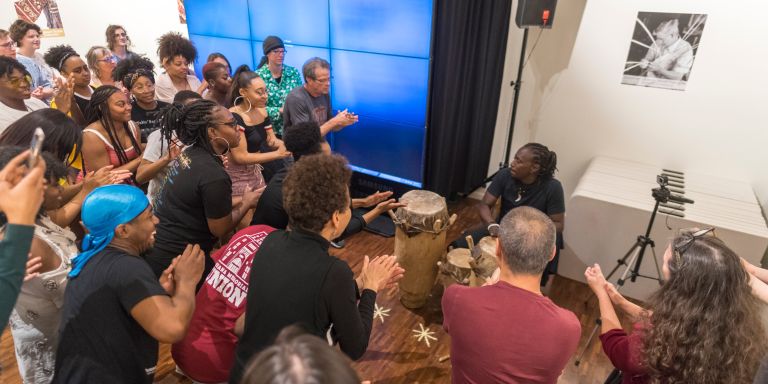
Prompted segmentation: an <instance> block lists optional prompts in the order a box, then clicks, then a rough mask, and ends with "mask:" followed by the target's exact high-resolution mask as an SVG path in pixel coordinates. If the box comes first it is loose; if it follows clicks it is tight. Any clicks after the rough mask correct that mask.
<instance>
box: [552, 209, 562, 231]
mask: <svg viewBox="0 0 768 384" xmlns="http://www.w3.org/2000/svg"><path fill="white" fill-rule="evenodd" d="M549 218H550V219H551V220H552V222H553V223H554V224H555V229H557V231H558V232H560V233H562V232H563V228H565V213H558V214H556V215H549Z"/></svg>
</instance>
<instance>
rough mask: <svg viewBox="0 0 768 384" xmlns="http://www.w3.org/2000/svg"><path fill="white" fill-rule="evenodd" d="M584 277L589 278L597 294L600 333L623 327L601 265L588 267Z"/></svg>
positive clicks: (590, 285)
mask: <svg viewBox="0 0 768 384" xmlns="http://www.w3.org/2000/svg"><path fill="white" fill-rule="evenodd" d="M584 277H586V278H587V285H589V288H591V289H592V292H594V293H595V296H597V300H598V304H599V306H600V320H601V322H600V333H606V332H608V331H610V330H612V329H622V328H621V322H620V321H619V316H618V315H616V310H615V309H614V308H613V303H612V302H611V298H610V296H608V292H607V291H606V289H605V285H606V281H605V277H603V272H602V271H601V270H600V266H599V265H597V264H595V265H594V266H592V267H587V270H586V271H585V272H584Z"/></svg>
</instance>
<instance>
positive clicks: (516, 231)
mask: <svg viewBox="0 0 768 384" xmlns="http://www.w3.org/2000/svg"><path fill="white" fill-rule="evenodd" d="M555 233H556V230H555V225H554V224H553V223H552V220H551V219H550V218H549V217H548V216H547V215H545V214H544V213H542V212H541V211H539V210H537V209H535V208H531V207H518V208H515V209H513V210H511V211H509V213H507V214H506V215H505V216H504V218H503V219H502V220H501V223H500V229H499V237H498V239H497V247H496V257H497V263H498V265H499V268H500V271H499V273H498V281H490V282H488V283H487V284H486V285H485V286H483V287H477V288H474V287H465V286H461V285H458V284H455V285H452V286H450V287H448V288H447V289H446V290H445V294H444V295H443V302H442V306H443V316H444V320H443V327H444V328H445V330H446V332H448V334H450V335H451V363H452V369H453V375H452V377H453V383H556V382H557V379H558V377H559V376H560V374H561V373H562V371H563V368H565V365H566V363H567V362H568V360H569V359H570V357H571V356H572V355H573V353H574V352H575V351H576V347H577V346H578V342H579V337H580V336H581V325H580V323H579V320H578V319H577V318H576V315H574V314H573V313H572V312H570V311H568V310H565V309H563V308H560V307H558V306H557V305H555V304H554V303H553V302H552V301H551V300H549V299H548V298H546V297H544V296H543V295H542V294H541V289H540V285H539V282H540V280H541V275H542V273H543V272H544V268H545V267H546V266H547V263H548V262H549V261H550V260H552V258H553V257H554V256H555V251H556V249H555Z"/></svg>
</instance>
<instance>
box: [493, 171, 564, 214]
mask: <svg viewBox="0 0 768 384" xmlns="http://www.w3.org/2000/svg"><path fill="white" fill-rule="evenodd" d="M487 192H488V193H489V194H491V195H493V196H496V197H501V212H500V214H499V217H498V218H497V219H496V221H499V222H500V221H501V219H502V218H503V217H504V215H506V214H507V212H509V211H510V210H512V209H514V208H517V207H533V208H536V209H538V210H539V211H542V212H544V213H545V214H546V215H547V216H551V215H556V214H559V213H564V212H565V197H564V196H563V186H562V185H561V184H560V182H559V181H557V180H556V179H542V178H539V179H538V180H536V182H534V183H533V184H531V185H525V184H523V183H522V182H520V181H519V180H517V179H515V178H514V177H512V173H510V171H509V168H504V169H500V170H499V172H498V173H496V176H495V177H494V178H493V181H492V182H491V185H490V186H489V187H488V190H487Z"/></svg>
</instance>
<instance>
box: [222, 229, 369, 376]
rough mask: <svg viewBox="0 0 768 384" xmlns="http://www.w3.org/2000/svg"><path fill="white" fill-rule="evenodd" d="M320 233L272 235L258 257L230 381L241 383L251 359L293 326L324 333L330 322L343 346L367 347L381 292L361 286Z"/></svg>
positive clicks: (353, 352)
mask: <svg viewBox="0 0 768 384" xmlns="http://www.w3.org/2000/svg"><path fill="white" fill-rule="evenodd" d="M328 246H329V243H328V241H327V240H325V239H324V238H322V237H321V236H320V235H318V234H315V233H310V232H305V231H300V230H293V231H282V230H277V231H274V232H272V233H270V234H269V235H268V236H267V238H266V239H264V242H263V243H262V245H261V248H259V251H258V252H257V253H256V256H254V258H253V264H252V266H251V276H250V277H249V283H248V287H249V288H248V297H247V298H246V313H245V332H244V333H243V336H242V337H241V338H240V340H239V342H238V345H237V349H236V351H235V364H234V367H233V368H232V372H231V376H230V379H229V380H230V383H239V382H240V381H239V380H240V376H241V374H242V370H243V368H244V367H245V365H246V363H247V362H248V361H249V360H250V358H251V357H252V356H253V355H254V354H256V353H258V352H259V351H260V350H262V349H263V348H265V347H267V346H269V345H270V344H271V343H272V342H274V339H275V337H276V336H277V335H278V333H279V332H280V330H282V329H283V328H284V327H286V326H288V325H291V324H299V325H301V326H303V327H304V328H305V329H306V330H307V332H309V333H311V334H314V335H316V336H318V337H324V336H325V333H326V332H327V331H328V328H329V327H330V325H331V323H333V329H334V335H335V336H336V337H337V339H338V341H339V346H340V347H341V350H342V351H343V352H344V353H346V354H347V355H349V356H350V357H351V358H353V359H358V358H360V356H362V355H363V353H365V350H366V348H367V347H368V339H369V338H370V335H371V326H372V323H373V306H374V303H375V302H376V293H375V292H373V291H371V290H363V292H362V294H361V295H360V297H359V303H358V301H357V300H358V297H357V286H356V284H355V281H354V276H353V274H352V270H351V269H350V268H349V266H348V265H347V263H345V262H344V261H341V260H339V259H337V258H335V257H333V256H331V255H329V254H328Z"/></svg>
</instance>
